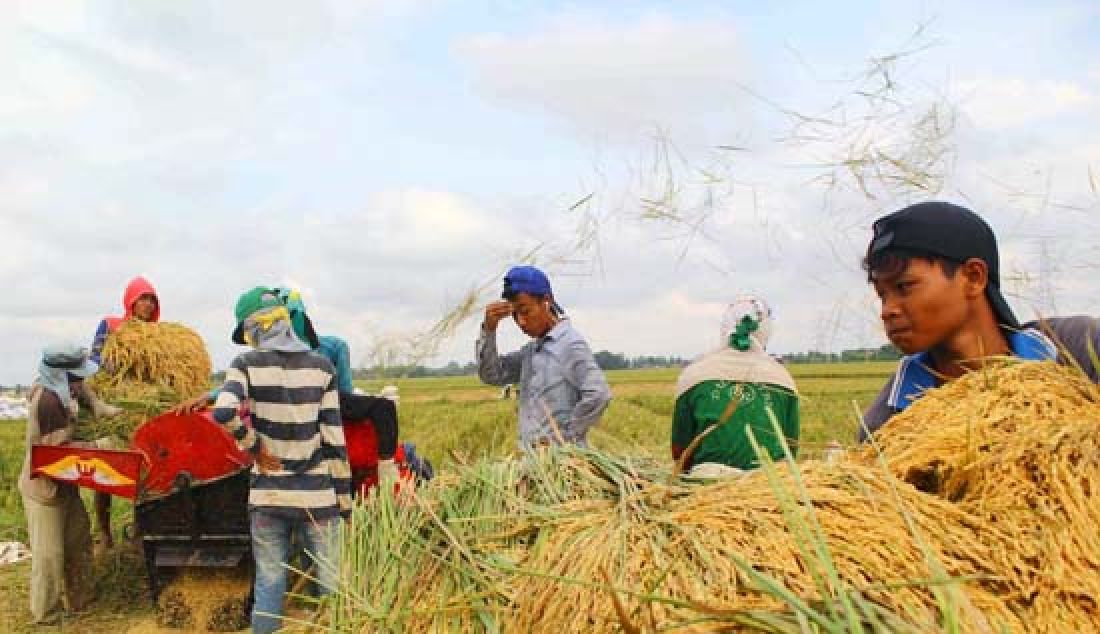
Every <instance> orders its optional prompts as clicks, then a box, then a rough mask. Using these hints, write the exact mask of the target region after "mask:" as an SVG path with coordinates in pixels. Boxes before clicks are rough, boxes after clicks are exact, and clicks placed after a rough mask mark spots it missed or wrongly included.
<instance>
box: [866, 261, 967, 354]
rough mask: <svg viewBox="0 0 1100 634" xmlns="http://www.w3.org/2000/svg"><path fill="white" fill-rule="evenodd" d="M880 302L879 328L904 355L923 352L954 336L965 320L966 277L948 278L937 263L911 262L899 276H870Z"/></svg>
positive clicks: (891, 274)
mask: <svg viewBox="0 0 1100 634" xmlns="http://www.w3.org/2000/svg"><path fill="white" fill-rule="evenodd" d="M871 280H872V283H873V284H874V287H875V292H876V293H877V294H878V296H879V299H880V300H881V301H882V311H881V317H882V325H883V327H884V328H885V330H886V336H887V337H888V338H889V339H890V341H891V343H893V344H894V345H895V346H897V347H898V349H900V350H901V351H902V352H903V353H905V354H914V353H917V352H924V351H925V350H928V349H929V348H933V347H935V346H937V345H939V344H941V343H943V342H945V341H947V340H948V339H949V338H950V337H951V336H952V335H954V334H955V333H956V332H957V331H958V330H959V328H961V327H962V326H963V325H964V324H965V323H966V320H967V315H968V300H967V295H966V284H965V277H964V276H963V275H962V274H961V273H960V272H959V271H956V272H955V274H954V275H953V276H951V277H948V276H947V274H946V273H945V272H944V269H943V266H942V264H941V263H939V262H933V261H931V260H925V259H921V258H912V259H911V260H909V263H908V264H907V265H906V266H905V267H904V268H903V269H901V270H900V271H898V272H890V273H878V272H876V273H872V275H871Z"/></svg>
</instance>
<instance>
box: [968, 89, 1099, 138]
mask: <svg viewBox="0 0 1100 634" xmlns="http://www.w3.org/2000/svg"><path fill="white" fill-rule="evenodd" d="M953 92H954V93H955V94H957V95H958V99H959V105H960V107H961V108H962V110H963V112H965V113H966V114H967V115H968V116H969V117H970V119H971V120H972V121H973V123H974V125H975V126H976V127H978V128H979V129H983V130H1003V129H1010V128H1019V127H1023V126H1026V125H1029V124H1033V123H1036V122H1042V121H1045V120H1049V119H1051V118H1054V117H1058V116H1061V115H1066V114H1074V113H1081V112H1084V111H1088V110H1091V109H1096V108H1098V107H1100V94H1098V93H1097V91H1096V87H1095V86H1093V87H1089V86H1086V85H1082V84H1080V83H1078V82H1075V81H1069V80H1053V79H1034V80H1029V79H1023V78H1004V77H983V78H975V79H966V80H962V81H959V82H958V83H957V84H956V85H955V87H954V91H953Z"/></svg>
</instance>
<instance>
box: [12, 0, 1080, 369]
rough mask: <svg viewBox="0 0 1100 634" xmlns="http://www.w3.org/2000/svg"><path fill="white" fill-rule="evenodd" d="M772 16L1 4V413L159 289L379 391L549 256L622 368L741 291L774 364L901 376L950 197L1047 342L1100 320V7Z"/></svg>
mask: <svg viewBox="0 0 1100 634" xmlns="http://www.w3.org/2000/svg"><path fill="white" fill-rule="evenodd" d="M772 4H773V3H766V4H762V3H757V2H667V3H664V2H607V3H602V4H601V3H589V2H585V3H550V2H519V3H505V2H457V1H454V2H448V1H442V0H441V1H435V2H403V1H393V2H387V1H377V2H358V3H356V2H335V1H329V2H308V3H307V2H280V1H272V0H265V1H263V2H231V3H227V2H180V3H170V2H157V3H154V2H145V3H135V2H94V3H80V2H64V3H54V2H45V1H41V0H28V1H26V2H22V1H20V0H14V1H13V0H0V10H2V13H3V15H4V19H3V20H2V21H0V79H2V86H3V88H2V89H0V274H2V275H3V279H4V281H5V282H6V285H7V288H8V289H9V290H8V292H6V293H4V294H3V296H4V299H3V300H2V302H3V303H2V309H0V333H3V334H2V335H0V337H2V338H3V347H4V351H5V353H4V355H3V357H2V359H3V360H2V361H0V383H4V384H10V383H16V382H22V383H26V382H29V381H30V380H31V379H32V378H33V372H34V366H35V364H36V362H37V357H38V354H39V351H40V349H41V348H42V347H43V346H44V345H46V344H47V343H49V342H51V341H54V340H58V339H73V340H78V341H87V342H90V340H91V338H92V334H93V331H94V329H95V326H96V324H97V323H98V321H99V320H100V318H102V317H103V316H104V315H108V314H118V313H119V312H120V311H121V306H120V303H121V294H122V289H123V287H124V286H125V284H126V282H127V281H128V280H129V279H130V278H131V277H132V276H133V275H135V274H143V275H146V276H147V277H148V278H150V279H151V280H152V282H153V283H154V284H155V285H156V287H157V288H158V290H159V293H160V297H161V301H162V307H163V312H162V317H163V318H164V319H166V320H171V321H181V322H184V323H186V324H188V325H191V326H192V327H194V328H196V329H197V330H198V331H199V332H200V333H201V334H202V335H203V337H204V338H205V339H206V341H207V344H208V346H209V348H210V350H211V353H212V354H213V355H214V358H215V364H216V365H217V366H224V364H225V363H227V362H228V360H229V359H231V358H232V355H233V354H234V353H235V352H236V350H237V349H236V348H235V346H233V345H232V344H231V343H230V342H229V333H230V331H231V330H232V327H233V318H232V309H233V304H234V302H235V300H236V297H237V295H238V294H239V293H240V292H241V291H243V290H245V289H247V288H249V287H251V286H253V285H256V284H272V285H275V284H293V285H296V286H298V287H300V288H301V289H302V290H303V293H304V297H305V300H306V303H307V306H309V308H310V311H311V313H312V315H313V318H314V321H315V322H316V323H317V325H318V329H319V330H320V331H321V332H323V333H330V334H338V335H342V336H344V337H345V338H346V339H348V341H349V342H350V343H351V345H352V349H353V356H354V357H355V359H356V360H357V361H359V360H361V359H363V357H364V356H365V355H366V354H367V352H368V351H369V350H370V349H372V347H373V346H375V345H376V344H377V343H378V342H384V341H393V340H400V339H402V338H404V337H408V336H410V335H413V334H415V333H417V332H418V331H421V330H423V329H426V328H429V327H430V326H431V325H432V324H433V323H434V322H435V321H436V320H437V319H439V318H440V317H441V316H442V315H443V314H444V313H446V312H447V310H448V309H449V308H450V307H451V306H452V305H453V304H454V303H455V302H457V301H459V300H460V299H461V298H462V297H463V295H464V294H465V293H466V292H467V291H469V289H471V288H473V287H476V286H478V285H480V284H482V283H484V282H486V281H487V280H493V279H495V278H499V276H500V275H501V274H502V272H503V270H504V269H505V268H506V267H507V265H508V264H509V262H511V261H513V260H514V259H515V258H517V257H519V255H520V254H523V253H527V252H529V251H531V250H532V249H534V248H535V247H537V246H541V248H540V249H539V250H538V252H537V254H536V258H537V261H538V262H539V263H540V264H543V265H544V266H545V267H546V268H547V270H548V271H550V272H551V274H552V278H553V281H554V286H555V291H556V295H557V297H558V299H559V302H560V303H561V304H562V305H563V306H565V308H566V309H567V311H568V312H569V313H570V314H571V316H572V317H573V319H574V321H575V323H576V325H577V326H578V328H579V329H580V330H581V331H582V332H583V333H585V335H586V336H587V337H588V339H589V341H590V343H591V345H592V347H593V348H594V349H597V350H598V349H609V350H613V351H618V352H625V353H627V354H630V355H636V354H662V355H663V354H679V355H683V356H693V355H695V354H697V353H699V352H701V351H704V350H706V349H709V348H711V347H712V346H713V345H714V343H715V341H716V330H717V326H718V321H719V316H720V313H721V310H722V307H723V305H724V303H725V302H728V301H729V300H730V299H732V297H733V296H734V295H735V294H737V293H738V292H739V291H741V290H753V291H757V292H759V293H760V294H762V295H764V296H765V297H766V298H767V299H768V300H769V301H770V302H771V304H772V305H773V307H774V310H775V314H776V317H777V326H776V328H775V335H774V337H773V346H772V348H773V350H774V351H777V352H784V351H792V350H802V349H807V348H811V347H815V348H824V349H828V350H839V349H842V348H846V347H851V346H857V345H868V346H871V345H880V344H881V343H884V342H885V338H884V336H883V334H882V332H881V329H880V327H879V324H878V322H877V318H876V315H877V312H876V311H877V309H876V305H875V302H874V298H873V296H872V294H871V293H870V292H869V289H868V288H867V286H866V284H865V283H864V280H863V277H862V275H861V273H860V270H859V258H860V255H861V252H862V250H863V248H864V247H865V245H866V241H867V238H868V235H869V227H870V223H871V221H872V220H873V219H874V218H875V217H876V216H878V215H881V214H883V213H886V212H889V211H893V210H894V209H896V208H898V207H899V206H901V205H904V204H906V203H908V202H913V201H918V200H923V199H927V198H942V199H948V200H953V201H956V202H961V203H963V204H966V205H968V206H970V207H971V208H973V209H974V210H976V211H978V212H980V213H982V214H983V215H984V216H985V217H986V218H987V219H988V220H989V222H990V223H991V224H992V225H993V226H994V228H995V230H996V231H997V232H998V234H999V236H1000V237H1001V239H1002V257H1003V260H1004V261H1003V264H1002V269H1003V270H1004V271H1005V274H1006V276H1008V277H1009V278H1010V279H1008V280H1006V281H1005V283H1004V286H1005V288H1006V289H1007V290H1008V291H1009V292H1010V293H1011V294H1012V302H1013V303H1014V305H1015V307H1016V308H1017V311H1018V312H1019V313H1020V314H1021V316H1023V317H1031V316H1033V315H1034V314H1035V312H1036V310H1042V311H1044V312H1047V311H1050V310H1057V311H1058V312H1059V313H1078V312H1090V313H1094V314H1095V313H1097V312H1100V301H1097V299H1096V298H1095V293H1094V290H1093V289H1095V288H1096V286H1095V284H1094V279H1095V275H1096V271H1097V270H1098V265H1100V253H1098V252H1097V247H1096V245H1097V244H1098V238H1100V132H1098V129H1100V127H1098V124H1100V62H1098V61H1097V60H1100V5H1098V4H1097V3H1095V2H1090V1H1082V2H1044V3H1041V4H1035V3H1027V2H1007V3H1006V2H996V3H988V4H985V3H965V4H966V5H967V6H966V7H962V6H957V5H962V4H964V3H947V2H942V3H941V2H890V3H881V2H867V3H857V2H846V3H825V4H823V3H812V2H805V3H784V4H783V8H773V7H772V6H771V5H772ZM896 54H901V55H896ZM876 59H877V60H880V61H879V62H875V60H876ZM845 166H847V167H845ZM578 202H580V203H581V204H579V205H577V204H576V203H578ZM1044 251H1045V252H1046V258H1045V260H1046V261H1045V266H1044V262H1043V256H1042V253H1043V252H1044ZM1044 269H1045V270H1046V271H1047V273H1048V275H1047V277H1046V280H1045V282H1044V281H1042V280H1041V278H1040V275H1039V273H1040V271H1042V270H1044ZM494 292H496V289H495V288H494ZM476 321H477V319H472V320H469V321H467V322H466V323H465V324H464V325H463V326H462V327H461V328H459V330H458V331H457V333H456V335H455V336H454V337H453V338H452V339H450V340H448V341H445V342H443V344H442V345H441V347H440V348H439V351H438V354H437V355H436V357H434V358H433V359H431V360H430V361H431V362H433V363H444V362H446V361H447V360H451V359H455V360H458V361H462V362H465V361H468V360H471V359H472V355H473V338H474V332H475V325H476V324H475V322H476ZM504 332H505V336H504V338H505V342H504V345H505V346H506V347H507V346H510V345H518V344H519V343H520V342H521V337H520V335H519V333H518V331H516V330H515V329H514V328H512V327H506V328H505V330H504Z"/></svg>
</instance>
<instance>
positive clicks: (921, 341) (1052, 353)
mask: <svg viewBox="0 0 1100 634" xmlns="http://www.w3.org/2000/svg"><path fill="white" fill-rule="evenodd" d="M999 267H1000V262H999V257H998V254H997V238H996V236H994V234H993V230H992V229H991V228H990V227H989V225H988V224H986V222H985V221H984V220H982V218H981V217H980V216H978V215H977V214H975V213H974V212H972V211H970V210H969V209H966V208H964V207H960V206H958V205H953V204H951V203H945V202H925V203H919V204H916V205H911V206H909V207H906V208H905V209H902V210H901V211H897V212H894V213H892V214H890V215H888V216H883V217H882V218H879V219H878V220H877V221H875V224H874V236H873V237H872V239H871V243H870V245H869V246H868V247H867V255H866V257H865V259H864V261H863V268H864V269H865V270H866V271H867V279H868V281H869V282H870V283H871V284H873V285H874V287H875V292H876V293H877V294H878V296H879V299H880V300H881V301H882V311H881V317H882V324H883V327H884V328H885V330H886V336H887V337H889V339H890V341H891V342H893V344H894V345H895V346H897V347H898V349H900V350H901V351H902V352H903V353H904V354H905V355H906V356H905V357H904V358H903V359H902V360H901V362H900V363H899V364H898V369H897V372H896V373H895V374H894V376H893V377H892V378H891V379H890V381H889V382H888V383H887V384H886V387H885V388H883V390H882V392H881V393H880V394H879V395H878V398H876V399H875V402H874V403H872V405H871V407H870V408H869V409H868V410H867V412H866V413H865V414H864V421H863V422H864V427H863V428H861V429H860V431H859V439H860V441H863V440H866V437H867V435H868V434H869V433H871V432H874V431H875V430H877V429H878V428H880V427H882V426H883V425H884V424H885V423H886V422H887V421H888V420H889V419H890V417H892V416H893V415H894V414H896V413H897V412H900V411H902V410H903V409H905V408H906V407H908V406H909V404H910V403H912V402H913V400H914V399H916V398H919V397H920V395H921V393H922V392H923V391H924V390H926V389H928V388H931V387H935V386H937V385H939V384H941V383H942V382H943V380H944V379H951V378H955V377H959V376H962V375H963V374H964V373H966V372H967V371H969V370H970V369H972V368H974V367H977V366H978V365H980V364H981V360H982V359H983V358H987V357H991V356H996V355H1006V354H1011V355H1014V356H1017V357H1019V358H1022V359H1028V360H1045V359H1058V360H1059V361H1062V362H1067V363H1069V362H1071V361H1070V360H1068V359H1066V358H1064V355H1066V354H1068V355H1070V356H1072V357H1073V359H1074V360H1076V362H1077V364H1078V365H1080V366H1081V367H1082V368H1084V369H1085V370H1086V372H1087V373H1088V375H1089V377H1090V378H1091V379H1092V380H1093V381H1097V368H1096V367H1094V366H1093V364H1092V362H1091V361H1090V354H1089V346H1090V345H1092V346H1095V349H1097V350H1100V339H1097V320H1096V319H1094V318H1092V317H1084V316H1081V317H1061V318H1058V317H1055V318H1049V319H1044V320H1043V321H1042V324H1041V325H1040V324H1039V323H1038V322H1031V323H1027V324H1023V325H1021V324H1020V323H1019V321H1017V319H1016V316H1015V315H1014V314H1013V313H1012V309H1011V308H1010V307H1009V305H1008V302H1006V301H1005V299H1004V296H1003V295H1002V294H1001V288H1000V268H999ZM1055 342H1057V345H1056V343H1055ZM1090 342H1091V343H1090Z"/></svg>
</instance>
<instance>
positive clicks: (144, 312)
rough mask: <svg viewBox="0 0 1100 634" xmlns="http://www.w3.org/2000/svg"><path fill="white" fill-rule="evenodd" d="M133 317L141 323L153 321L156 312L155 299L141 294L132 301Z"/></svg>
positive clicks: (149, 295)
mask: <svg viewBox="0 0 1100 634" xmlns="http://www.w3.org/2000/svg"><path fill="white" fill-rule="evenodd" d="M133 312H134V317H135V318H137V319H140V320H141V321H153V315H154V314H156V312H157V298H156V296H155V295H151V294H149V293H145V294H143V295H142V296H141V297H138V298H137V299H136V300H134V311H133Z"/></svg>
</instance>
